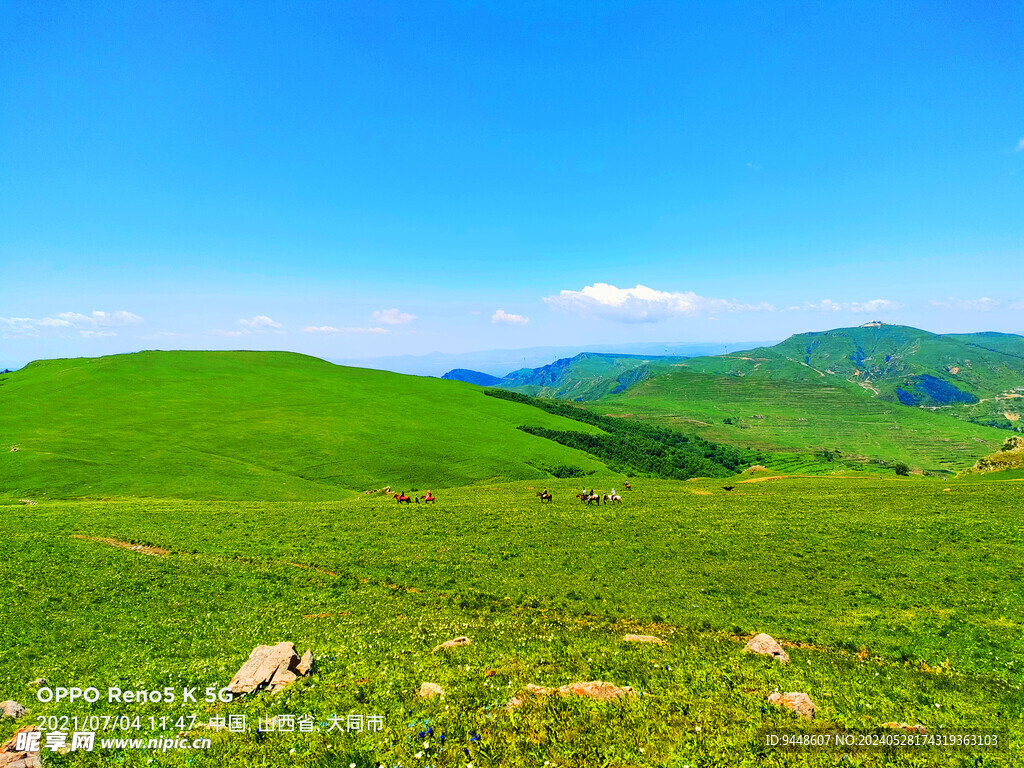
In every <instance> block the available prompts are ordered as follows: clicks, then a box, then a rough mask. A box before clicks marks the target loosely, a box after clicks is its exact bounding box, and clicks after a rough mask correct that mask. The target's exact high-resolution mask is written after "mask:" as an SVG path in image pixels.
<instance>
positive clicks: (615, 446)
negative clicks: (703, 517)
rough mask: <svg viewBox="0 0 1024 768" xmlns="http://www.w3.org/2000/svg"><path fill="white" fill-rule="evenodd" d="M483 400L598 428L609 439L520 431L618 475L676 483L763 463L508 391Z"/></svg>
mask: <svg viewBox="0 0 1024 768" xmlns="http://www.w3.org/2000/svg"><path fill="white" fill-rule="evenodd" d="M484 394H485V395H488V396H490V397H497V398H499V399H502V400H511V401H513V402H516V403H523V404H525V405H531V406H533V407H535V408H540V409H541V410H542V411H547V412H548V413H551V414H554V415H556V416H563V417H565V418H568V419H573V420H574V421H581V422H583V423H584V424H590V425H592V426H595V427H598V428H599V429H601V430H603V432H604V433H605V434H595V435H592V434H587V433H585V432H575V431H571V430H557V429H546V428H543V427H529V426H521V427H519V429H521V430H522V431H524V432H527V433H529V434H531V435H537V436H538V437H544V438H547V439H548V440H553V441H555V442H556V443H560V444H561V445H565V446H568V447H569V448H576V449H578V450H581V451H585V452H586V453H589V454H591V455H592V456H596V457H597V458H598V459H600V460H601V461H603V462H604V463H605V464H607V465H608V467H609V468H610V469H612V470H614V471H616V472H624V473H626V474H631V475H637V476H644V477H663V478H669V479H674V480H687V479H689V478H691V477H728V476H729V475H733V474H735V473H736V472H739V471H740V470H742V469H745V468H746V467H748V466H750V465H751V464H754V463H756V462H757V461H758V460H759V459H760V454H758V453H756V452H755V451H750V450H744V449H740V448H734V447H732V446H727V445H719V444H718V443H712V442H711V441H709V440H705V439H704V438H702V437H697V436H696V435H687V434H684V433H683V432H679V431H677V430H674V429H668V428H666V427H657V426H654V425H652V424H646V423H644V422H641V421H636V420H631V419H617V418H612V417H610V416H600V415H598V414H596V413H593V412H592V411H588V410H586V409H584V408H581V407H579V406H575V405H570V404H569V403H563V402H559V401H557V400H543V399H540V398H536V397H529V396H528V395H522V394H519V393H518V392H510V391H508V390H503V389H487V390H484Z"/></svg>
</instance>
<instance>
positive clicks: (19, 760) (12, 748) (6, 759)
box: [0, 725, 43, 768]
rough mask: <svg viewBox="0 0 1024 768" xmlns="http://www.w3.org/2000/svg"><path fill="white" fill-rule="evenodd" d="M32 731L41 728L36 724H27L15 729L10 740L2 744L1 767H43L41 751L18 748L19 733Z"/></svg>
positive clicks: (0, 745) (0, 746)
mask: <svg viewBox="0 0 1024 768" xmlns="http://www.w3.org/2000/svg"><path fill="white" fill-rule="evenodd" d="M30 731H36V732H38V731H39V729H38V728H36V727H35V726H34V725H27V726H25V727H24V728H20V729H19V730H17V731H15V733H14V735H13V736H11V738H10V739H9V740H8V741H6V742H4V743H3V744H0V768H42V766H43V762H42V759H41V758H40V756H39V752H26V751H25V750H23V749H17V748H16V745H17V743H18V734H19V733H23V732H25V733H27V732H30ZM40 746H42V744H40Z"/></svg>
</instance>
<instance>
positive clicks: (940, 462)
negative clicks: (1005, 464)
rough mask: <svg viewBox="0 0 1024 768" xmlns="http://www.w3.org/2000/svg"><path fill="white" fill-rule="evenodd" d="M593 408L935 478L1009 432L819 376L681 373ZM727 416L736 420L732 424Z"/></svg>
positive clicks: (748, 443) (720, 438) (728, 439)
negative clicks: (898, 465)
mask: <svg viewBox="0 0 1024 768" xmlns="http://www.w3.org/2000/svg"><path fill="white" fill-rule="evenodd" d="M588 407H590V408H592V409H593V410H595V411H597V412H598V413H604V414H609V415H629V416H632V417H637V418H645V419H650V420H652V421H653V422H654V423H656V424H660V425H663V426H672V427H676V428H678V429H682V430H686V431H693V432H696V433H697V434H699V435H700V436H701V437H705V438H707V439H708V440H712V441H715V442H721V443H727V444H733V445H740V446H744V447H749V448H755V449H758V450H768V451H781V452H798V453H814V452H816V451H819V450H822V449H836V448H838V449H840V450H841V451H842V452H843V455H844V456H845V457H846V458H851V459H852V458H859V459H860V460H861V461H865V460H868V459H882V460H885V461H888V462H892V461H905V462H907V463H908V464H909V465H910V466H912V467H914V468H919V469H925V470H931V471H947V472H952V471H958V470H961V469H964V468H966V467H969V466H970V465H971V464H973V463H974V462H975V461H976V460H977V459H978V458H980V457H981V456H984V455H986V454H988V453H991V452H992V451H994V450H996V449H997V448H998V447H999V446H1000V445H1001V444H1002V442H1003V440H1005V438H1006V435H1007V433H1006V432H1005V431H1003V430H998V429H994V428H991V427H982V426H978V425H975V424H968V423H965V422H963V421H960V420H957V419H951V418H949V417H948V416H945V415H943V414H941V413H937V412H932V411H928V410H925V409H921V408H907V407H904V406H901V405H898V404H894V403H887V402H884V401H881V400H877V399H875V398H872V397H869V396H867V395H866V394H865V393H862V392H860V391H856V388H855V387H854V386H853V385H850V384H846V383H844V382H840V381H836V380H829V379H822V377H819V376H817V375H815V376H814V377H813V378H808V379H806V380H804V381H789V380H786V381H782V380H775V379H771V378H755V377H753V376H743V377H739V376H725V375H714V374H708V373H700V372H698V371H693V370H689V369H685V368H681V369H680V370H679V371H678V372H676V373H672V374H667V375H663V376H658V377H656V378H653V379H650V380H648V381H645V382H642V383H640V384H637V385H636V386H634V387H631V388H630V389H627V390H626V391H624V392H622V393H621V394H618V395H615V396H613V397H608V398H604V399H603V400H601V401H600V402H599V403H595V404H588ZM726 419H730V420H733V421H734V422H735V423H732V424H726V423H724V422H725V420H726Z"/></svg>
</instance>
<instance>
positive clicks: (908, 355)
mask: <svg viewBox="0 0 1024 768" xmlns="http://www.w3.org/2000/svg"><path fill="white" fill-rule="evenodd" d="M686 365H687V367H688V368H690V369H692V370H696V371H701V372H702V373H715V374H720V375H731V376H752V377H755V378H767V379H784V380H788V381H807V380H813V379H814V378H815V377H818V378H824V379H834V380H842V381H846V382H849V383H851V384H854V385H856V386H859V387H861V388H862V389H864V390H865V391H867V392H870V393H871V394H873V395H874V396H877V397H878V398H879V399H881V400H886V401H889V402H898V403H900V404H902V405H908V406H925V407H944V406H963V405H966V404H972V403H977V402H978V401H979V400H980V399H982V398H993V397H1002V396H1005V395H1007V394H1011V395H1012V394H1013V393H1015V392H1019V393H1024V337H1021V336H1013V335H1011V334H990V333H978V334H959V335H949V336H941V335H938V334H934V333H929V332H928V331H922V330H919V329H917V328H909V327H907V326H902V325H886V324H882V323H868V324H866V325H863V326H858V327H856V328H837V329H835V330H831V331H823V332H815V333H801V334H797V335H796V336H791V337H790V338H788V339H786V340H785V341H783V342H782V343H780V344H776V345H775V346H773V347H766V348H760V349H752V350H750V351H748V352H740V353H737V354H734V355H720V356H717V357H702V358H694V359H692V360H689V361H687V362H686Z"/></svg>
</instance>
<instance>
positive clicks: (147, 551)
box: [71, 533, 170, 557]
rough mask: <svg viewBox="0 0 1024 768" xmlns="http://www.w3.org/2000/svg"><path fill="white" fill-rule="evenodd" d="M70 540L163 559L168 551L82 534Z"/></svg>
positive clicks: (75, 535)
mask: <svg viewBox="0 0 1024 768" xmlns="http://www.w3.org/2000/svg"><path fill="white" fill-rule="evenodd" d="M71 538H73V539H80V540H82V541H95V542H96V543H97V544H106V545H107V546H110V547H118V548H120V549H127V550H129V551H131V552H141V553H142V554H144V555H151V556H153V557H163V556H164V555H166V554H167V553H168V552H170V550H169V549H161V548H160V547H150V546H148V545H146V544H132V543H131V542H130V541H118V540H117V539H104V538H101V537H99V536H83V535H82V534H79V533H76V534H72V536H71Z"/></svg>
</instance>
